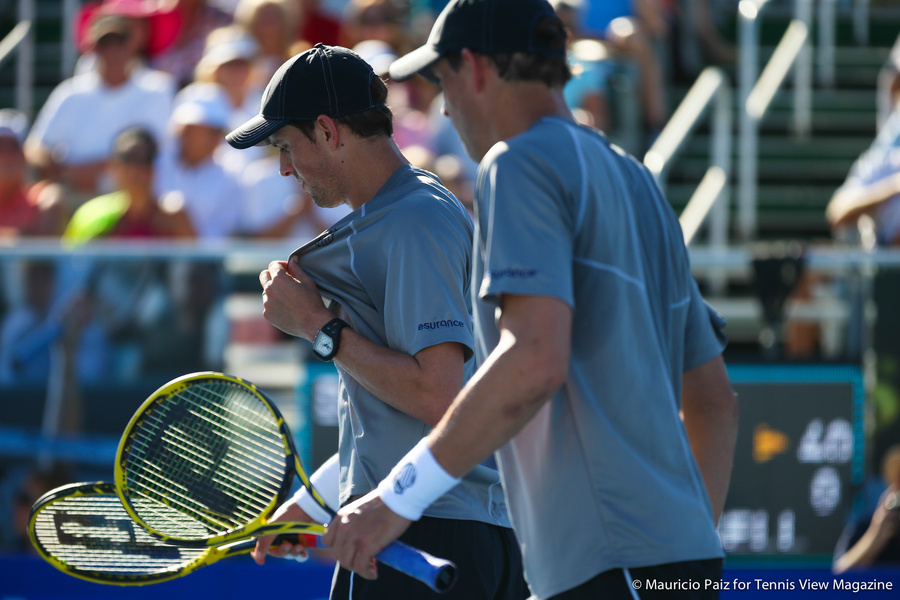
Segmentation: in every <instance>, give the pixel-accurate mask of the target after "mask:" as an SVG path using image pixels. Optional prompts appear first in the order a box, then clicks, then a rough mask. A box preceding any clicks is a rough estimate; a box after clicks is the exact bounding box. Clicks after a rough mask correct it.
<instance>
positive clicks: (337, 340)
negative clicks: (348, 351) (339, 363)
mask: <svg viewBox="0 0 900 600" xmlns="http://www.w3.org/2000/svg"><path fill="white" fill-rule="evenodd" d="M344 327H348V328H350V329H352V327H350V324H349V323H347V321H345V320H343V319H337V318H335V319H332V320H330V321H328V322H327V323H325V325H323V326H322V329H320V330H319V331H320V332H321V333H324V334H325V335H327V336H328V337H329V338H331V342H332V348H331V352H330V353H329V354H327V355H322V354H320V353H318V352H316V353H315V354H316V356H318V357H319V358H321V359H322V360H332V359H333V358H334V357H335V356H336V355H337V353H338V349H339V348H340V346H341V330H342V329H343V328H344Z"/></svg>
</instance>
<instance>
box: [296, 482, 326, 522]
mask: <svg viewBox="0 0 900 600" xmlns="http://www.w3.org/2000/svg"><path fill="white" fill-rule="evenodd" d="M294 502H296V503H297V506H299V507H300V508H301V509H303V512H305V513H306V514H308V515H309V518H310V519H312V520H313V522H315V523H322V524H323V525H327V524H328V523H331V515H329V514H328V511H326V510H325V509H324V508H322V507H321V506H319V503H318V502H316V499H315V498H313V496H312V494H310V493H309V491H308V490H307V489H306V488H305V487H302V486H301V487H300V489H299V490H297V493H296V494H294Z"/></svg>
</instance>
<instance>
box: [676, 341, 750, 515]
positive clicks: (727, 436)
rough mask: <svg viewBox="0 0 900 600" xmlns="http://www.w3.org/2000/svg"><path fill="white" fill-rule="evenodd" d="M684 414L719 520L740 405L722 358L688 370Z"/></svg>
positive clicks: (696, 456) (683, 396) (726, 489)
mask: <svg viewBox="0 0 900 600" xmlns="http://www.w3.org/2000/svg"><path fill="white" fill-rule="evenodd" d="M682 413H683V416H684V426H685V430H686V431H687V435H688V440H689V441H690V444H691V450H692V451H693V454H694V459H695V460H696V461H697V466H698V467H699V468H700V473H701V474H702V475H703V481H704V483H705V484H706V490H707V493H708V494H709V500H710V503H711V505H712V509H713V518H714V519H715V521H716V522H718V520H719V517H721V515H722V511H723V510H724V507H725V497H726V496H727V495H728V486H729V483H730V482H731V468H732V464H733V460H734V447H735V442H736V440H737V426H738V405H737V400H736V399H735V395H734V392H733V391H732V389H731V384H730V383H729V381H728V376H727V374H726V372H725V364H724V362H723V361H722V357H721V356H718V357H716V358H715V359H713V360H712V361H709V362H708V363H706V364H704V365H701V366H699V367H697V368H696V369H693V370H691V371H688V372H687V373H685V375H684V379H683V382H682Z"/></svg>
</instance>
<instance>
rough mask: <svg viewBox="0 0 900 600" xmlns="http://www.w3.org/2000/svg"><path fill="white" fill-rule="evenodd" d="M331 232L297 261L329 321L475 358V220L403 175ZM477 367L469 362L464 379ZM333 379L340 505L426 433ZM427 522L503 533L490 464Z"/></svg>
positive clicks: (375, 338)
mask: <svg viewBox="0 0 900 600" xmlns="http://www.w3.org/2000/svg"><path fill="white" fill-rule="evenodd" d="M335 228H337V229H338V230H337V231H336V232H335V234H334V236H333V239H332V241H331V242H330V243H329V244H328V245H325V246H322V247H319V248H315V249H313V250H312V251H311V252H309V253H308V254H305V255H303V256H302V257H301V260H300V265H301V266H302V267H303V269H304V270H305V271H306V272H307V273H309V275H310V276H311V277H312V278H313V279H314V280H315V281H316V283H317V285H318V286H319V288H320V291H322V293H323V295H325V296H327V297H329V298H331V299H333V300H334V301H335V302H334V304H333V305H332V311H333V312H335V314H337V315H338V316H340V317H341V318H343V319H344V320H346V321H347V322H348V323H349V324H350V326H351V327H353V329H354V331H356V332H357V333H359V334H361V335H363V336H364V337H366V338H367V339H368V340H370V341H372V342H375V343H376V344H380V345H382V346H386V347H388V348H391V349H393V350H396V351H399V352H404V353H406V354H410V355H413V354H416V353H417V352H419V351H420V350H423V349H425V348H428V347H429V346H434V345H436V344H440V343H443V342H458V343H460V344H462V345H463V346H465V347H466V353H467V358H469V357H471V356H472V346H473V338H472V317H471V295H470V293H469V284H470V281H471V268H472V265H471V254H472V221H471V219H470V218H469V215H468V213H467V212H466V210H465V208H463V206H462V204H460V202H459V201H458V200H457V199H456V198H455V197H454V196H453V195H452V194H451V193H450V192H449V191H447V189H446V188H444V186H443V185H441V183H440V181H439V180H438V178H437V177H435V176H434V175H432V174H431V173H428V172H427V171H423V170H421V169H415V168H413V167H409V166H405V167H402V168H400V169H398V170H397V171H396V172H394V174H393V175H392V176H391V177H390V179H388V181H387V182H386V183H385V184H384V186H383V187H382V188H381V189H380V190H379V192H378V193H377V194H376V195H375V197H374V198H372V199H371V200H369V201H368V202H366V203H365V204H364V205H362V206H361V207H360V208H358V209H357V210H355V211H353V212H352V213H350V214H349V215H347V216H346V217H344V218H343V219H341V220H340V221H338V222H337V223H336V224H335ZM473 368H474V360H471V359H469V360H468V361H467V363H466V377H467V378H468V377H469V376H470V375H471V374H472V371H473ZM338 375H339V379H340V385H339V400H338V401H339V407H338V418H339V450H338V451H339V454H340V457H339V462H340V466H341V475H340V488H341V494H340V500H341V504H344V503H345V502H346V501H347V500H348V498H350V497H351V496H355V495H358V494H366V493H368V492H369V491H371V490H372V489H374V488H375V487H376V486H377V485H378V483H379V482H380V481H381V480H382V479H384V478H385V477H387V475H388V474H389V473H390V471H391V469H392V468H393V467H394V465H395V464H396V463H397V462H399V461H400V459H401V458H403V457H404V456H405V455H406V453H407V452H408V451H409V450H410V449H411V448H412V447H413V446H415V445H416V443H418V442H419V440H420V439H422V438H423V437H424V436H425V435H426V434H427V433H428V432H429V431H430V427H428V426H427V425H425V423H423V422H421V421H419V420H417V419H414V418H413V417H410V416H409V415H406V414H405V413H402V412H400V411H399V410H397V409H395V408H392V407H391V406H389V405H387V404H386V403H384V402H382V401H381V400H380V399H378V398H377V397H375V396H374V395H373V394H372V393H370V392H369V391H368V390H366V389H365V388H364V387H363V386H362V385H360V384H359V383H358V382H357V381H355V380H354V379H353V378H352V377H350V376H349V375H348V374H347V373H346V372H344V371H343V370H342V369H341V368H340V367H338ZM491 467H493V468H491ZM425 514H426V515H429V516H434V517H443V518H454V519H468V520H477V521H484V522H487V523H492V524H497V525H503V526H509V518H508V516H507V512H506V506H505V501H504V496H503V491H502V488H501V486H500V475H499V473H498V472H497V470H496V465H495V463H493V461H489V462H488V463H486V464H485V465H483V466H479V467H477V468H476V469H475V470H473V471H472V472H471V473H470V474H469V475H467V476H466V477H465V478H463V481H462V482H461V483H460V484H459V485H457V486H456V487H455V488H454V489H453V490H451V491H450V492H449V493H448V494H447V495H445V496H444V497H442V498H441V499H440V500H438V502H436V503H435V504H434V505H432V506H431V507H430V508H429V509H428V510H426V511H425Z"/></svg>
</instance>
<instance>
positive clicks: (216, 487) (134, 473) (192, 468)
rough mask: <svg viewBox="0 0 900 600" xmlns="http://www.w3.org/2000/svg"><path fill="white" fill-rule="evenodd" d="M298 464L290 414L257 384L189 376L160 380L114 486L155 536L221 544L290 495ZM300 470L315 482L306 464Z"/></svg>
mask: <svg viewBox="0 0 900 600" xmlns="http://www.w3.org/2000/svg"><path fill="white" fill-rule="evenodd" d="M298 465H299V461H297V460H296V452H295V450H294V443H293V440H292V439H291V435H290V431H289V429H288V428H287V425H286V423H285V421H284V418H283V417H282V415H281V413H280V412H279V411H278V409H277V408H276V407H275V405H274V403H272V401H271V400H269V398H268V397H266V396H265V394H263V393H262V392H261V391H260V390H259V389H258V388H257V387H256V386H255V385H253V384H252V383H250V382H247V381H245V380H243V379H240V378H238V377H234V376H230V375H225V374H223V373H218V372H212V371H209V372H200V373H191V374H188V375H184V376H182V377H178V378H176V379H174V380H172V381H170V382H168V383H166V384H165V385H163V386H162V387H160V388H159V389H158V390H157V391H156V392H154V393H153V394H152V395H151V396H150V397H149V398H148V399H147V400H146V401H145V402H144V403H143V404H142V405H141V407H140V408H139V409H138V410H137V412H136V413H135V415H134V416H133V417H132V419H131V421H130V422H129V423H128V426H127V427H126V429H125V432H124V433H123V435H122V439H121V441H120V443H119V448H118V451H117V454H116V461H115V483H116V492H117V494H118V496H119V498H120V500H121V503H122V505H123V507H124V509H125V511H126V512H127V513H128V514H129V515H130V516H131V518H133V519H134V520H135V521H137V522H138V523H139V524H140V525H142V526H143V527H145V528H146V529H147V530H148V531H149V532H150V534H151V535H154V536H156V537H158V538H159V539H161V540H165V541H171V542H175V543H178V544H180V545H195V546H219V545H221V544H223V543H227V542H228V541H231V540H233V539H237V538H241V537H245V536H247V535H249V532H252V530H253V529H255V528H256V527H258V526H260V525H262V524H264V523H265V522H266V519H267V517H268V516H269V515H271V513H272V512H273V511H274V510H275V508H277V507H278V506H279V505H281V504H282V503H283V502H284V501H285V500H286V499H287V497H288V496H289V494H290V491H291V484H292V481H293V475H294V473H295V472H296V470H297V466H298ZM299 475H300V478H301V480H302V481H303V483H304V485H306V486H308V487H309V488H310V489H311V488H312V486H311V485H309V479H308V477H307V476H306V474H305V473H304V472H303V471H302V468H301V470H300V471H299ZM316 496H318V494H316ZM319 500H321V498H319Z"/></svg>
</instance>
